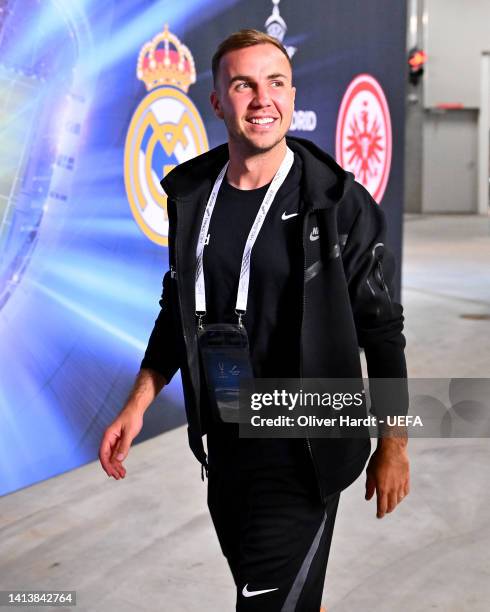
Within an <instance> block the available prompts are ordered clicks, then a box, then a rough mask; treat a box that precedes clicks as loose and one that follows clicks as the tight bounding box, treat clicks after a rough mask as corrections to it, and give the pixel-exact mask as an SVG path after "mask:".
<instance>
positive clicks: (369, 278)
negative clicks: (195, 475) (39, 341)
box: [99, 30, 409, 612]
mask: <svg viewBox="0 0 490 612" xmlns="http://www.w3.org/2000/svg"><path fill="white" fill-rule="evenodd" d="M212 68H213V79H214V90H213V92H212V94H211V104H212V106H213V109H214V112H215V114H216V116H217V117H218V118H220V119H222V120H223V121H224V124H225V126H226V130H227V134H228V142H227V144H226V145H221V146H219V147H217V148H215V149H212V150H211V151H209V152H208V153H205V154H204V155H201V156H199V157H197V158H194V159H193V160H190V161H188V162H185V163H183V164H181V165H179V166H177V167H176V168H175V169H174V170H173V171H172V172H171V173H169V174H168V175H167V177H165V179H164V180H163V181H162V186H163V188H164V190H165V193H166V194H167V196H168V216H169V263H170V270H169V271H168V272H167V273H166V274H165V276H164V280H163V293H162V299H161V301H160V306H161V311H160V314H159V316H158V318H157V320H156V322H155V326H154V329H153V331H152V334H151V337H150V340H149V343H148V347H147V350H146V353H145V357H144V359H143V361H142V364H141V369H140V372H139V374H138V377H137V379H136V383H135V386H134V388H133V391H132V393H131V395H130V397H129V399H128V401H127V403H126V405H125V406H124V408H123V410H122V411H121V413H120V415H119V416H118V417H117V418H116V420H115V421H114V422H113V423H112V424H111V425H110V426H109V427H108V429H107V430H106V432H105V435H104V438H103V440H102V443H101V447H100V453H99V456H100V460H101V463H102V466H103V467H104V469H105V471H106V472H107V473H108V474H109V475H110V476H113V477H114V478H116V479H119V478H124V476H125V474H126V470H125V468H124V466H123V464H122V462H123V460H124V459H125V458H126V457H127V455H128V452H129V448H130V445H131V443H132V440H133V439H134V437H135V436H136V435H137V434H138V433H139V431H140V430H141V427H142V422H143V414H144V412H145V410H146V409H147V407H148V406H149V405H150V404H151V402H152V401H153V400H154V398H155V397H156V396H157V394H158V393H159V392H160V391H161V389H162V388H163V387H164V386H165V385H166V384H168V382H169V381H170V379H171V378H172V376H173V375H174V374H175V372H176V371H177V370H178V369H179V368H180V370H181V374H182V383H183V389H184V396H185V406H186V413H187V419H188V424H189V428H188V434H189V444H190V446H191V449H192V451H193V452H194V455H195V456H196V458H197V459H198V460H199V462H200V463H201V466H202V473H204V471H205V472H206V474H207V476H208V506H209V509H210V513H211V517H212V520H213V523H214V526H215V528H216V532H217V535H218V539H219V542H220V545H221V549H222V551H223V554H224V555H225V556H226V559H227V561H228V563H229V566H230V570H231V572H232V575H233V579H234V581H235V584H236V587H237V602H236V609H237V610H240V611H246V610H250V611H252V610H253V611H259V610H264V611H267V612H274V611H276V610H277V611H279V610H281V611H284V612H287V611H303V612H310V611H311V612H312V611H317V610H319V609H320V605H321V596H322V591H323V584H324V579H325V572H326V567H327V561H328V555H329V549H330V542H331V538H332V533H333V527H334V522H335V516H336V511H337V507H338V503H339V497H340V492H341V491H342V490H343V489H345V488H346V487H347V486H349V485H350V484H351V483H352V482H353V481H354V480H355V479H356V478H357V477H358V476H359V474H360V473H361V472H362V470H363V469H364V466H365V463H366V461H367V459H368V457H369V454H370V439H369V437H367V438H366V437H361V438H339V439H332V438H329V439H321V438H312V439H309V438H296V439H246V438H240V437H239V435H238V425H237V424H236V423H230V422H226V421H224V420H223V418H222V417H223V414H222V410H221V408H222V402H221V400H220V397H219V396H218V392H217V389H216V386H215V384H214V381H213V378H212V375H211V374H210V372H211V370H212V366H213V364H214V361H213V355H214V356H215V355H216V350H217V347H218V348H219V350H220V351H221V352H220V355H222V354H226V352H227V351H229V350H230V347H232V348H233V350H234V351H235V352H234V353H233V355H234V356H236V355H237V353H236V349H237V347H239V358H240V360H241V362H240V363H242V366H243V369H244V370H245V371H248V372H249V373H250V374H251V375H253V376H254V377H257V378H258V377H263V378H300V377H305V378H361V377H362V373H361V365H360V358H359V346H361V347H363V348H364V351H365V355H366V360H367V365H368V372H369V376H370V377H373V378H399V379H403V378H405V377H406V366H405V358H404V346H405V340H404V337H403V334H402V330H403V315H402V307H401V306H400V305H399V304H397V303H395V302H394V301H393V288H392V286H391V283H392V278H393V272H394V270H393V258H392V256H391V254H390V252H389V251H388V250H387V249H386V247H385V246H384V234H385V220H384V215H383V212H382V210H381V209H380V208H379V207H378V206H377V205H376V203H375V202H374V201H373V200H372V198H371V196H370V195H369V194H368V192H367V191H366V190H365V189H364V188H363V187H362V186H361V185H360V184H358V183H356V182H355V181H354V180H353V176H352V174H350V173H347V172H345V171H344V170H342V168H340V167H339V166H338V165H337V164H336V163H335V161H334V160H333V159H332V158H331V157H330V156H329V155H327V154H326V153H324V152H323V151H321V150H320V149H319V148H317V147H316V146H315V145H314V144H313V143H311V142H309V141H307V140H302V139H297V138H287V137H286V133H287V131H288V129H289V126H290V123H291V119H292V114H293V109H294V98H295V87H293V84H292V68H291V62H290V59H289V57H288V55H287V52H286V50H285V49H284V47H283V46H282V45H281V43H279V42H278V41H277V40H276V39H274V38H272V37H270V36H268V35H266V34H264V33H262V32H259V31H257V30H242V31H240V32H237V33H235V34H232V35H231V36H229V37H228V38H227V39H226V40H224V41H223V42H222V43H221V44H220V46H219V47H218V49H217V51H216V53H215V55H214V57H213V62H212ZM213 351H214V353H213ZM203 434H207V453H206V452H205V450H204V445H203V441H202V436H203ZM406 444H407V440H406V437H388V436H387V437H380V438H379V439H378V446H377V448H376V450H375V452H374V453H373V455H372V457H371V459H370V461H369V464H368V467H367V471H366V472H367V478H366V499H370V498H371V497H372V496H373V494H374V492H375V491H376V494H377V516H378V518H382V517H383V516H384V515H385V513H387V512H391V511H393V509H394V508H395V507H396V505H397V504H398V503H399V502H400V501H401V500H402V499H403V497H404V496H406V495H407V494H408V492H409V464H408V457H407V451H406Z"/></svg>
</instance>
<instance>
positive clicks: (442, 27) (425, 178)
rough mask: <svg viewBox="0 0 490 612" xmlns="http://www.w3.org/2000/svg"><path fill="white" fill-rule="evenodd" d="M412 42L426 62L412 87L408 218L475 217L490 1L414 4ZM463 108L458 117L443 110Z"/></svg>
mask: <svg viewBox="0 0 490 612" xmlns="http://www.w3.org/2000/svg"><path fill="white" fill-rule="evenodd" d="M407 17H408V21H409V25H410V18H412V20H413V19H415V20H416V22H417V25H418V28H417V32H416V33H415V34H414V35H413V36H412V39H411V40H410V36H409V40H408V41H407V47H408V48H410V47H411V46H413V42H414V39H415V40H416V42H417V43H418V45H419V46H420V47H422V48H423V49H424V50H425V51H426V52H427V55H428V62H427V65H426V67H425V74H424V76H423V78H422V82H421V83H420V84H419V85H418V86H417V87H409V90H408V94H409V95H408V100H407V126H406V127H407V130H406V167H405V176H406V186H405V211H406V212H427V213H433V212H441V213H443V212H460V213H465V212H466V213H467V212H475V213H476V212H477V210H478V201H477V195H478V190H477V181H478V175H477V170H478V163H477V162H478V110H479V105H480V59H481V54H482V52H483V51H484V50H486V49H490V0H463V1H461V0H418V2H417V0H413V1H412V2H411V4H409V11H408V16H407ZM444 104H459V105H461V106H462V108H461V109H458V110H442V109H440V108H438V107H440V105H444Z"/></svg>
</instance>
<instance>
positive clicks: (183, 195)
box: [161, 136, 354, 209]
mask: <svg viewBox="0 0 490 612" xmlns="http://www.w3.org/2000/svg"><path fill="white" fill-rule="evenodd" d="M286 142H287V144H288V146H289V148H290V149H291V150H292V151H293V152H294V153H295V154H298V155H299V156H300V157H301V159H302V161H303V177H302V194H303V198H304V200H305V202H306V203H307V204H308V205H309V206H310V207H311V208H314V209H321V208H330V207H331V206H333V205H334V204H336V203H338V202H339V201H340V200H341V199H342V198H343V197H344V196H345V194H346V193H347V191H349V190H350V188H351V187H352V185H353V183H354V176H353V174H352V173H350V172H346V171H345V170H343V169H342V168H341V167H340V166H339V165H338V164H337V162H336V161H335V160H334V159H333V158H332V157H331V156H330V155H328V153H325V152H324V151H322V150H321V149H320V148H319V147H317V146H316V145H315V144H314V143H313V142H311V141H310V140H306V139H304V138H297V137H290V136H288V137H287V138H286ZM228 156H229V154H228V145H227V144H222V145H219V146H218V147H215V148H214V149H211V150H210V151H208V152H207V153H203V154H202V155H199V156H198V157H194V158H193V159H191V160H189V161H186V162H183V163H182V164H179V165H178V166H177V167H176V168H174V170H172V172H170V173H169V174H168V175H167V176H166V177H165V178H164V179H163V180H162V181H161V185H162V187H163V189H164V191H165V193H166V194H167V196H169V197H170V198H172V199H175V200H183V201H185V200H192V199H194V198H195V197H196V196H199V195H200V194H201V192H202V193H209V192H210V191H211V188H212V186H213V183H214V181H215V179H216V177H217V176H218V174H219V171H220V170H221V168H222V167H223V166H224V165H225V163H226V161H227V160H228Z"/></svg>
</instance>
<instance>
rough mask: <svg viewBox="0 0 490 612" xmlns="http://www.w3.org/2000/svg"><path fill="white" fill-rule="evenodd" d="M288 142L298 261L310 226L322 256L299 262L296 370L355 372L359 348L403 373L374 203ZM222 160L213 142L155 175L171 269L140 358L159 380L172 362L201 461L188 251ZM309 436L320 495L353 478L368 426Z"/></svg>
mask: <svg viewBox="0 0 490 612" xmlns="http://www.w3.org/2000/svg"><path fill="white" fill-rule="evenodd" d="M287 144H288V146H289V148H290V149H292V151H293V152H294V153H295V154H298V155H299V156H300V157H301V160H302V162H303V164H302V166H303V173H302V181H301V198H302V200H303V207H302V210H304V216H303V247H304V249H305V250H304V253H305V261H310V260H311V258H310V257H307V251H306V250H307V249H308V248H310V245H311V244H312V243H311V242H310V241H309V240H305V237H307V236H308V235H309V234H310V232H311V231H312V230H313V227H318V228H319V233H320V257H319V259H318V260H317V261H315V262H314V263H313V264H312V265H310V266H308V267H306V265H305V272H304V284H303V315H302V325H301V355H300V363H301V375H302V377H303V378H357V379H361V378H362V370H361V362H360V354H359V347H362V348H363V349H364V352H365V355H366V361H367V366H368V374H369V377H370V378H394V379H406V364H405V356H404V348H405V338H404V336H403V334H402V330H403V314H402V312H403V309H402V306H401V305H400V304H398V303H396V302H395V301H394V300H393V297H394V288H393V278H394V272H395V266H394V258H393V255H392V254H391V252H390V251H389V250H388V249H387V248H386V246H385V244H384V242H385V233H386V222H385V216H384V213H383V211H382V209H381V208H380V206H378V205H377V204H376V202H375V201H374V200H373V198H372V197H371V196H370V194H369V193H368V191H367V190H366V189H365V188H364V187H363V186H362V185H360V184H359V183H357V182H356V181H355V180H354V176H353V175H352V174H351V173H350V172H346V171H345V170H343V169H342V168H341V167H340V166H339V165H338V164H337V163H336V162H335V161H334V160H333V158H332V157H330V156H329V155H328V154H327V153H325V152H323V151H322V150H321V149H319V148H318V147H317V146H316V145H315V144H313V143H312V142H310V141H308V140H304V139H300V138H290V137H288V138H287ZM227 159H228V146H227V145H226V144H225V145H220V146H218V147H216V148H214V149H212V150H211V151H208V152H207V153H204V154H203V155H200V156H198V157H195V158H194V159H192V160H190V161H187V162H184V163H182V164H180V165H179V166H177V167H176V168H175V169H174V170H172V171H171V172H170V173H169V174H168V175H167V176H166V177H165V178H164V179H163V180H162V181H161V185H162V187H163V189H164V191H165V193H166V194H167V196H168V201H167V210H168V218H169V265H170V270H169V271H168V272H167V273H166V274H165V275H164V278H163V291H162V297H161V300H160V306H161V310H160V313H159V315H158V318H157V320H156V321H155V325H154V328H153V331H152V333H151V336H150V340H149V343H148V347H147V350H146V353H145V356H144V359H143V361H142V363H141V367H142V368H150V369H153V370H155V371H157V372H160V373H161V374H162V375H163V376H164V377H165V379H166V380H167V382H169V381H170V379H171V378H172V377H173V375H174V374H175V373H176V372H177V370H178V369H179V368H180V370H181V375H182V384H183V391H184V399H185V407H186V414H187V420H188V436H189V444H190V447H191V449H192V451H193V453H194V455H195V456H196V458H197V459H198V460H199V462H200V463H201V465H203V466H204V467H207V457H206V453H205V451H204V446H203V442H202V435H204V434H205V433H206V431H205V424H204V423H203V422H202V420H201V415H200V409H199V398H200V392H201V384H203V381H202V380H201V376H200V367H199V355H198V346H197V336H196V315H195V297H194V281H195V270H196V257H195V253H196V244H197V239H198V234H199V230H200V227H201V221H202V217H203V214H204V209H205V207H206V203H207V199H208V197H209V194H210V192H211V189H212V187H213V184H214V181H215V179H216V176H217V175H218V173H219V171H220V170H221V168H222V167H223V166H224V164H225V162H226V161H227ZM371 396H372V394H371ZM371 400H372V401H373V397H371ZM397 412H399V410H397ZM401 412H402V413H403V412H405V411H404V409H402V410H401ZM307 443H308V448H309V450H310V453H311V458H312V460H313V464H314V466H315V471H316V476H317V482H318V486H319V491H320V495H321V497H322V498H323V499H325V498H326V496H327V495H329V494H330V493H333V492H335V491H339V490H342V489H344V488H346V487H347V486H349V485H350V484H351V483H352V482H353V481H354V480H355V479H356V478H357V477H358V476H359V474H360V473H361V471H362V470H363V468H364V465H365V463H366V460H367V458H368V457H369V454H370V449H371V443H370V437H369V432H368V431H367V430H366V432H365V435H363V436H361V437H359V436H356V437H350V438H336V439H332V438H311V439H308V440H307Z"/></svg>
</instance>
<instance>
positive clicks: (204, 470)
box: [201, 463, 208, 482]
mask: <svg viewBox="0 0 490 612" xmlns="http://www.w3.org/2000/svg"><path fill="white" fill-rule="evenodd" d="M204 472H206V478H207V477H208V466H207V465H204V463H201V480H202V481H203V482H204Z"/></svg>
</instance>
